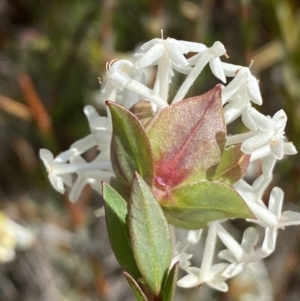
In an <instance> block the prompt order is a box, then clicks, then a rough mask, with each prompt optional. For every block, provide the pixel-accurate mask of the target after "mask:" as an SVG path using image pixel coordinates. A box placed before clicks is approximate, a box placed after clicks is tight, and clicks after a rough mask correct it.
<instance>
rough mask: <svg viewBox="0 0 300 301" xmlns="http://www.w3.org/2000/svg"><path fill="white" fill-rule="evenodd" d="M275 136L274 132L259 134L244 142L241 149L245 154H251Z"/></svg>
mask: <svg viewBox="0 0 300 301" xmlns="http://www.w3.org/2000/svg"><path fill="white" fill-rule="evenodd" d="M272 136H273V133H272V132H265V133H261V134H257V135H255V136H254V137H252V138H249V139H247V140H246V141H245V142H243V143H242V146H241V151H242V152H243V153H245V154H251V153H252V152H254V151H255V150H257V149H259V148H260V147H262V146H264V145H266V144H268V143H269V142H270V140H271V138H272Z"/></svg>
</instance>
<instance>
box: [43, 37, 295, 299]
mask: <svg viewBox="0 0 300 301" xmlns="http://www.w3.org/2000/svg"><path fill="white" fill-rule="evenodd" d="M187 54H189V56H188V57H189V58H187V56H186V55H187ZM222 56H226V50H225V47H224V46H223V44H222V43H221V42H215V43H214V44H213V45H212V46H211V47H207V46H205V45H203V44H200V43H194V42H186V41H178V40H175V39H172V38H167V39H163V38H160V39H159V38H157V39H153V40H151V41H149V42H147V43H145V44H143V45H142V46H141V49H140V51H139V52H138V53H136V54H135V55H134V60H133V61H129V60H124V59H123V60H118V61H113V62H111V63H109V64H108V65H107V76H106V79H105V82H104V84H103V90H102V95H103V101H105V105H106V109H107V116H99V114H98V113H97V111H96V110H95V109H94V108H93V107H92V106H86V107H85V109H84V113H85V115H86V116H87V119H88V122H89V125H90V129H91V134H89V135H88V136H87V137H85V138H83V139H81V140H79V141H77V142H75V143H74V144H73V145H71V147H70V149H69V150H67V151H65V152H63V153H61V154H60V155H58V156H57V157H56V158H54V157H53V155H52V153H51V152H50V151H49V150H46V149H42V150H41V151H40V157H41V159H42V160H43V162H44V164H45V167H46V169H47V171H48V173H49V179H50V182H51V184H52V185H53V187H54V188H55V189H56V190H57V191H59V192H60V193H64V192H65V187H66V186H68V187H69V191H70V193H69V198H70V200H71V201H74V202H75V201H76V200H77V199H78V197H79V196H80V193H81V191H82V189H83V188H84V186H85V185H86V184H90V185H91V187H92V188H93V189H94V190H95V191H97V192H99V193H100V194H102V196H103V198H104V200H105V215H106V222H107V228H108V233H109V237H110V241H111V245H112V248H113V251H114V253H115V256H116V258H117V260H118V261H119V263H120V265H121V267H122V268H123V270H124V275H125V277H126V279H127V280H128V282H129V284H130V286H131V287H132V289H133V292H134V294H135V296H136V299H137V300H143V301H146V300H156V301H158V300H163V301H168V300H173V295H174V289H175V287H176V283H177V285H178V286H181V287H184V288H191V287H200V286H201V285H203V284H206V285H209V286H210V287H212V288H214V289H216V290H220V291H227V289H228V286H227V284H226V280H227V279H229V278H231V277H234V276H236V275H238V274H239V273H240V272H242V271H243V270H244V269H245V268H246V267H247V265H248V264H250V263H252V262H255V261H259V260H261V259H263V258H266V257H267V256H269V255H270V254H271V253H272V252H273V251H274V250H275V245H276V238H277V231H278V229H282V228H284V227H287V226H290V225H298V224H300V214H299V213H296V212H291V211H285V212H282V204H283V198H284V193H283V191H282V190H281V189H280V188H279V187H273V188H272V190H271V193H270V199H269V203H268V206H266V205H265V203H264V202H263V201H262V196H263V194H264V191H265V190H266V188H267V187H268V186H269V184H270V182H271V179H272V173H273V169H274V166H275V163H276V162H277V161H278V160H281V159H283V157H284V156H285V155H293V154H296V153H297V151H296V149H295V147H294V146H293V144H292V143H290V142H287V141H286V138H285V132H284V131H285V126H286V122H287V116H286V114H285V112H284V111H283V110H280V111H278V112H277V113H275V115H274V116H273V117H270V116H264V115H263V114H261V113H260V112H259V111H257V110H256V109H255V108H254V107H252V103H255V104H257V105H261V104H262V97H261V93H260V89H259V84H258V80H257V79H256V78H255V76H253V75H252V74H251V70H250V68H247V67H242V66H237V65H233V64H228V63H224V62H222V61H221V59H220V57H222ZM207 64H208V65H209V67H210V69H211V72H212V73H213V75H214V76H216V77H217V78H218V79H219V80H220V81H222V82H223V83H224V84H226V81H227V77H229V78H232V80H231V82H230V83H229V84H228V85H225V86H224V85H222V84H219V85H217V86H216V87H214V88H212V89H211V90H210V91H208V92H206V93H205V94H203V95H200V96H193V97H190V98H185V97H186V94H187V93H188V91H189V89H190V87H191V86H192V85H193V83H194V82H195V80H196V79H197V78H198V76H199V75H200V74H201V72H202V70H203V68H204V67H205V66H206V65H207ZM147 68H156V69H157V72H156V79H155V83H154V86H153V88H151V87H147V86H146V85H145V75H144V71H145V70H146V69H147ZM176 72H179V73H182V74H184V75H186V77H185V80H184V81H183V83H182V85H181V86H180V87H179V89H178V91H177V93H176V95H175V97H174V99H169V87H170V84H171V82H172V78H173V76H174V75H175V73H176ZM237 118H241V120H242V122H243V124H244V125H245V126H246V127H247V128H248V129H249V130H248V131H246V132H244V133H241V134H237V135H230V134H228V133H227V125H228V124H230V123H231V122H233V121H234V120H236V119H237ZM94 147H97V148H98V150H99V155H98V156H97V157H96V158H95V159H94V160H93V161H92V162H86V161H85V160H84V159H83V157H82V154H83V153H84V152H86V151H87V150H89V149H91V148H94ZM256 161H259V162H261V174H260V175H259V177H258V178H257V179H256V180H255V181H254V182H253V184H252V185H250V184H248V183H247V181H246V180H245V179H244V176H245V174H246V172H247V169H248V168H249V166H250V165H252V163H253V162H256ZM236 218H242V219H245V220H246V221H247V222H249V223H251V224H253V223H254V224H257V225H259V226H260V227H263V228H264V229H265V231H264V237H263V239H260V241H262V244H261V245H257V243H258V241H259V232H258V230H257V228H255V227H253V226H250V227H248V228H247V229H246V230H245V232H244V234H243V239H242V241H241V242H239V241H237V240H236V239H235V238H233V236H232V235H231V234H230V233H229V232H228V230H226V227H224V222H225V221H226V220H228V219H236ZM169 225H173V226H175V227H179V228H184V229H189V230H190V231H189V232H188V236H187V237H186V239H185V240H184V241H179V242H177V245H176V248H172V245H174V242H173V244H171V235H170V230H169ZM202 229H207V236H206V240H205V247H204V251H203V258H202V264H201V266H200V267H193V266H191V262H190V258H191V257H192V254H189V253H187V251H188V247H189V246H190V245H191V244H195V243H197V242H198V241H199V239H200V237H201V233H202ZM218 239H219V240H220V241H221V242H222V243H223V244H224V245H225V247H226V249H225V250H223V251H221V252H219V253H218V257H219V261H218V262H221V263H214V254H215V252H216V242H217V240H218ZM180 268H181V269H183V270H184V271H185V272H186V274H187V275H186V276H184V277H183V278H181V279H180V280H178V279H177V276H178V270H179V269H180Z"/></svg>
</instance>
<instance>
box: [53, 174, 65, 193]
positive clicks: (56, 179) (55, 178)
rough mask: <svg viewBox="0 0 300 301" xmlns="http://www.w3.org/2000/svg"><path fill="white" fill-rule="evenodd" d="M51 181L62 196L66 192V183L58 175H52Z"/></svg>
mask: <svg viewBox="0 0 300 301" xmlns="http://www.w3.org/2000/svg"><path fill="white" fill-rule="evenodd" d="M49 180H50V183H51V184H52V186H53V188H54V189H55V190H56V191H58V192H60V193H62V194H63V193H64V192H65V188H64V183H63V180H62V178H61V177H58V176H56V175H50V176H49Z"/></svg>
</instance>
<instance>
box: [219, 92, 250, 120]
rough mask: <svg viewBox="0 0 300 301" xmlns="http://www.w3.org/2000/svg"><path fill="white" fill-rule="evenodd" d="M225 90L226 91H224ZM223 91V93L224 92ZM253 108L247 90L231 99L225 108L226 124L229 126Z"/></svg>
mask: <svg viewBox="0 0 300 301" xmlns="http://www.w3.org/2000/svg"><path fill="white" fill-rule="evenodd" d="M223 90H224V89H223ZM223 90H222V91H223ZM250 107H251V103H250V99H249V97H248V96H247V94H246V91H245V89H244V90H242V91H241V92H239V93H238V94H237V95H236V96H235V98H234V99H231V100H230V101H229V102H228V103H227V104H226V105H225V106H224V118H225V123H226V124H229V123H231V122H233V121H234V120H235V119H237V118H238V117H239V116H241V115H243V114H244V112H246V111H247V109H248V108H250Z"/></svg>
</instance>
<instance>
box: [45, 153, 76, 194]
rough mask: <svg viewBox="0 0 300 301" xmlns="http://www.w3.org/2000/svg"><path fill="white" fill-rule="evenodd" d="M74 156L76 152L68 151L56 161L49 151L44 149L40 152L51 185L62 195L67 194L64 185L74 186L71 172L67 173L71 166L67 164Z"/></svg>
mask: <svg viewBox="0 0 300 301" xmlns="http://www.w3.org/2000/svg"><path fill="white" fill-rule="evenodd" d="M73 154H74V151H72V150H67V151H65V152H63V153H61V154H60V155H58V156H57V157H56V158H55V159H54V156H53V154H52V153H51V152H50V151H49V150H47V149H44V148H42V149H41V150H40V158H41V160H42V161H43V163H44V165H45V167H46V170H47V172H48V178H49V180H50V183H51V184H52V186H53V188H54V189H55V190H57V191H58V192H60V193H64V192H65V188H64V183H65V184H67V185H71V184H72V177H71V175H70V174H69V172H67V171H66V170H67V169H68V167H69V165H68V164H65V163H66V162H67V161H68V160H69V159H70V158H71V157H72V156H73Z"/></svg>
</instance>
